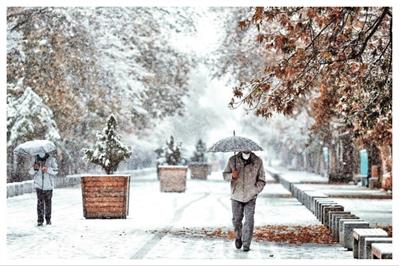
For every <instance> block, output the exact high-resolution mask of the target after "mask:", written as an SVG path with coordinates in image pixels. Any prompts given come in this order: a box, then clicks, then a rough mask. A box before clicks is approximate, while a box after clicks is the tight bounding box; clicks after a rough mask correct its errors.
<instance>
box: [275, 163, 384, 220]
mask: <svg viewBox="0 0 400 266" xmlns="http://www.w3.org/2000/svg"><path fill="white" fill-rule="evenodd" d="M267 170H271V171H272V172H274V173H276V174H277V175H279V179H280V181H281V182H282V183H283V184H288V183H290V184H294V185H295V186H296V187H297V188H298V189H300V190H303V191H305V190H315V191H319V192H322V193H324V194H325V195H327V196H328V197H329V198H330V199H331V200H333V201H335V202H337V203H338V204H340V205H342V206H344V207H345V210H346V211H350V212H352V213H354V214H355V215H357V216H359V217H360V218H362V219H364V220H366V221H369V223H370V225H371V226H377V225H378V226H385V225H391V224H392V195H391V194H389V193H387V192H386V191H381V190H379V189H369V188H366V187H361V186H358V185H352V184H329V183H328V178H326V177H323V176H320V175H316V174H313V173H308V172H302V171H288V170H284V169H279V170H276V169H273V168H271V169H268V168H267Z"/></svg>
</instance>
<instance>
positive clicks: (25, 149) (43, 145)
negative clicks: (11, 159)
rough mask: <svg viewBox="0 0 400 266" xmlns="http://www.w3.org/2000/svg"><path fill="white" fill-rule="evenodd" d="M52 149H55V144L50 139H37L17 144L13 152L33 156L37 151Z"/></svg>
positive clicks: (42, 151)
mask: <svg viewBox="0 0 400 266" xmlns="http://www.w3.org/2000/svg"><path fill="white" fill-rule="evenodd" d="M54 150H56V145H54V143H53V142H51V141H50V140H45V139H37V140H31V141H27V142H24V143H22V144H19V145H18V146H17V147H16V148H15V149H14V154H18V155H32V156H34V155H37V154H39V153H49V152H52V151H54Z"/></svg>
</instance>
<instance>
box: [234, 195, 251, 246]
mask: <svg viewBox="0 0 400 266" xmlns="http://www.w3.org/2000/svg"><path fill="white" fill-rule="evenodd" d="M255 209H256V199H252V200H250V201H248V202H240V201H236V200H232V214H233V218H232V223H233V227H234V229H235V233H236V238H237V239H239V238H240V239H242V241H243V246H245V247H250V244H251V239H252V237H253V230H254V211H255ZM243 217H245V222H244V226H243V224H242V220H243Z"/></svg>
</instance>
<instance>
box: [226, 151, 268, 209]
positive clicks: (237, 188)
mask: <svg viewBox="0 0 400 266" xmlns="http://www.w3.org/2000/svg"><path fill="white" fill-rule="evenodd" d="M249 160H250V163H249V164H247V165H246V166H245V160H244V159H243V158H242V153H241V152H239V153H238V154H236V155H234V156H232V157H231V158H229V161H228V164H227V165H226V167H225V170H224V172H223V176H224V179H225V180H226V181H231V199H233V200H236V201H240V202H248V201H250V200H252V199H254V198H256V197H257V195H258V194H259V193H260V192H261V191H262V190H263V189H264V186H265V183H266V182H265V172H264V166H263V162H262V160H261V159H260V158H259V157H258V156H257V155H255V154H254V153H251V154H250V158H249ZM235 168H236V170H237V171H239V177H238V178H237V179H236V180H232V172H233V170H234V169H235Z"/></svg>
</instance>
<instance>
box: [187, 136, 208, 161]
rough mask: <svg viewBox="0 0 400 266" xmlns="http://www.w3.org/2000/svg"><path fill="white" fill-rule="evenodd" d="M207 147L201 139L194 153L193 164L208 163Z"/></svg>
mask: <svg viewBox="0 0 400 266" xmlns="http://www.w3.org/2000/svg"><path fill="white" fill-rule="evenodd" d="M206 151H207V147H206V144H205V143H204V142H203V141H202V140H201V139H199V141H198V142H197V144H196V150H195V151H194V153H193V157H192V158H191V160H192V162H197V163H205V162H207V159H206V155H205V153H206Z"/></svg>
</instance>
